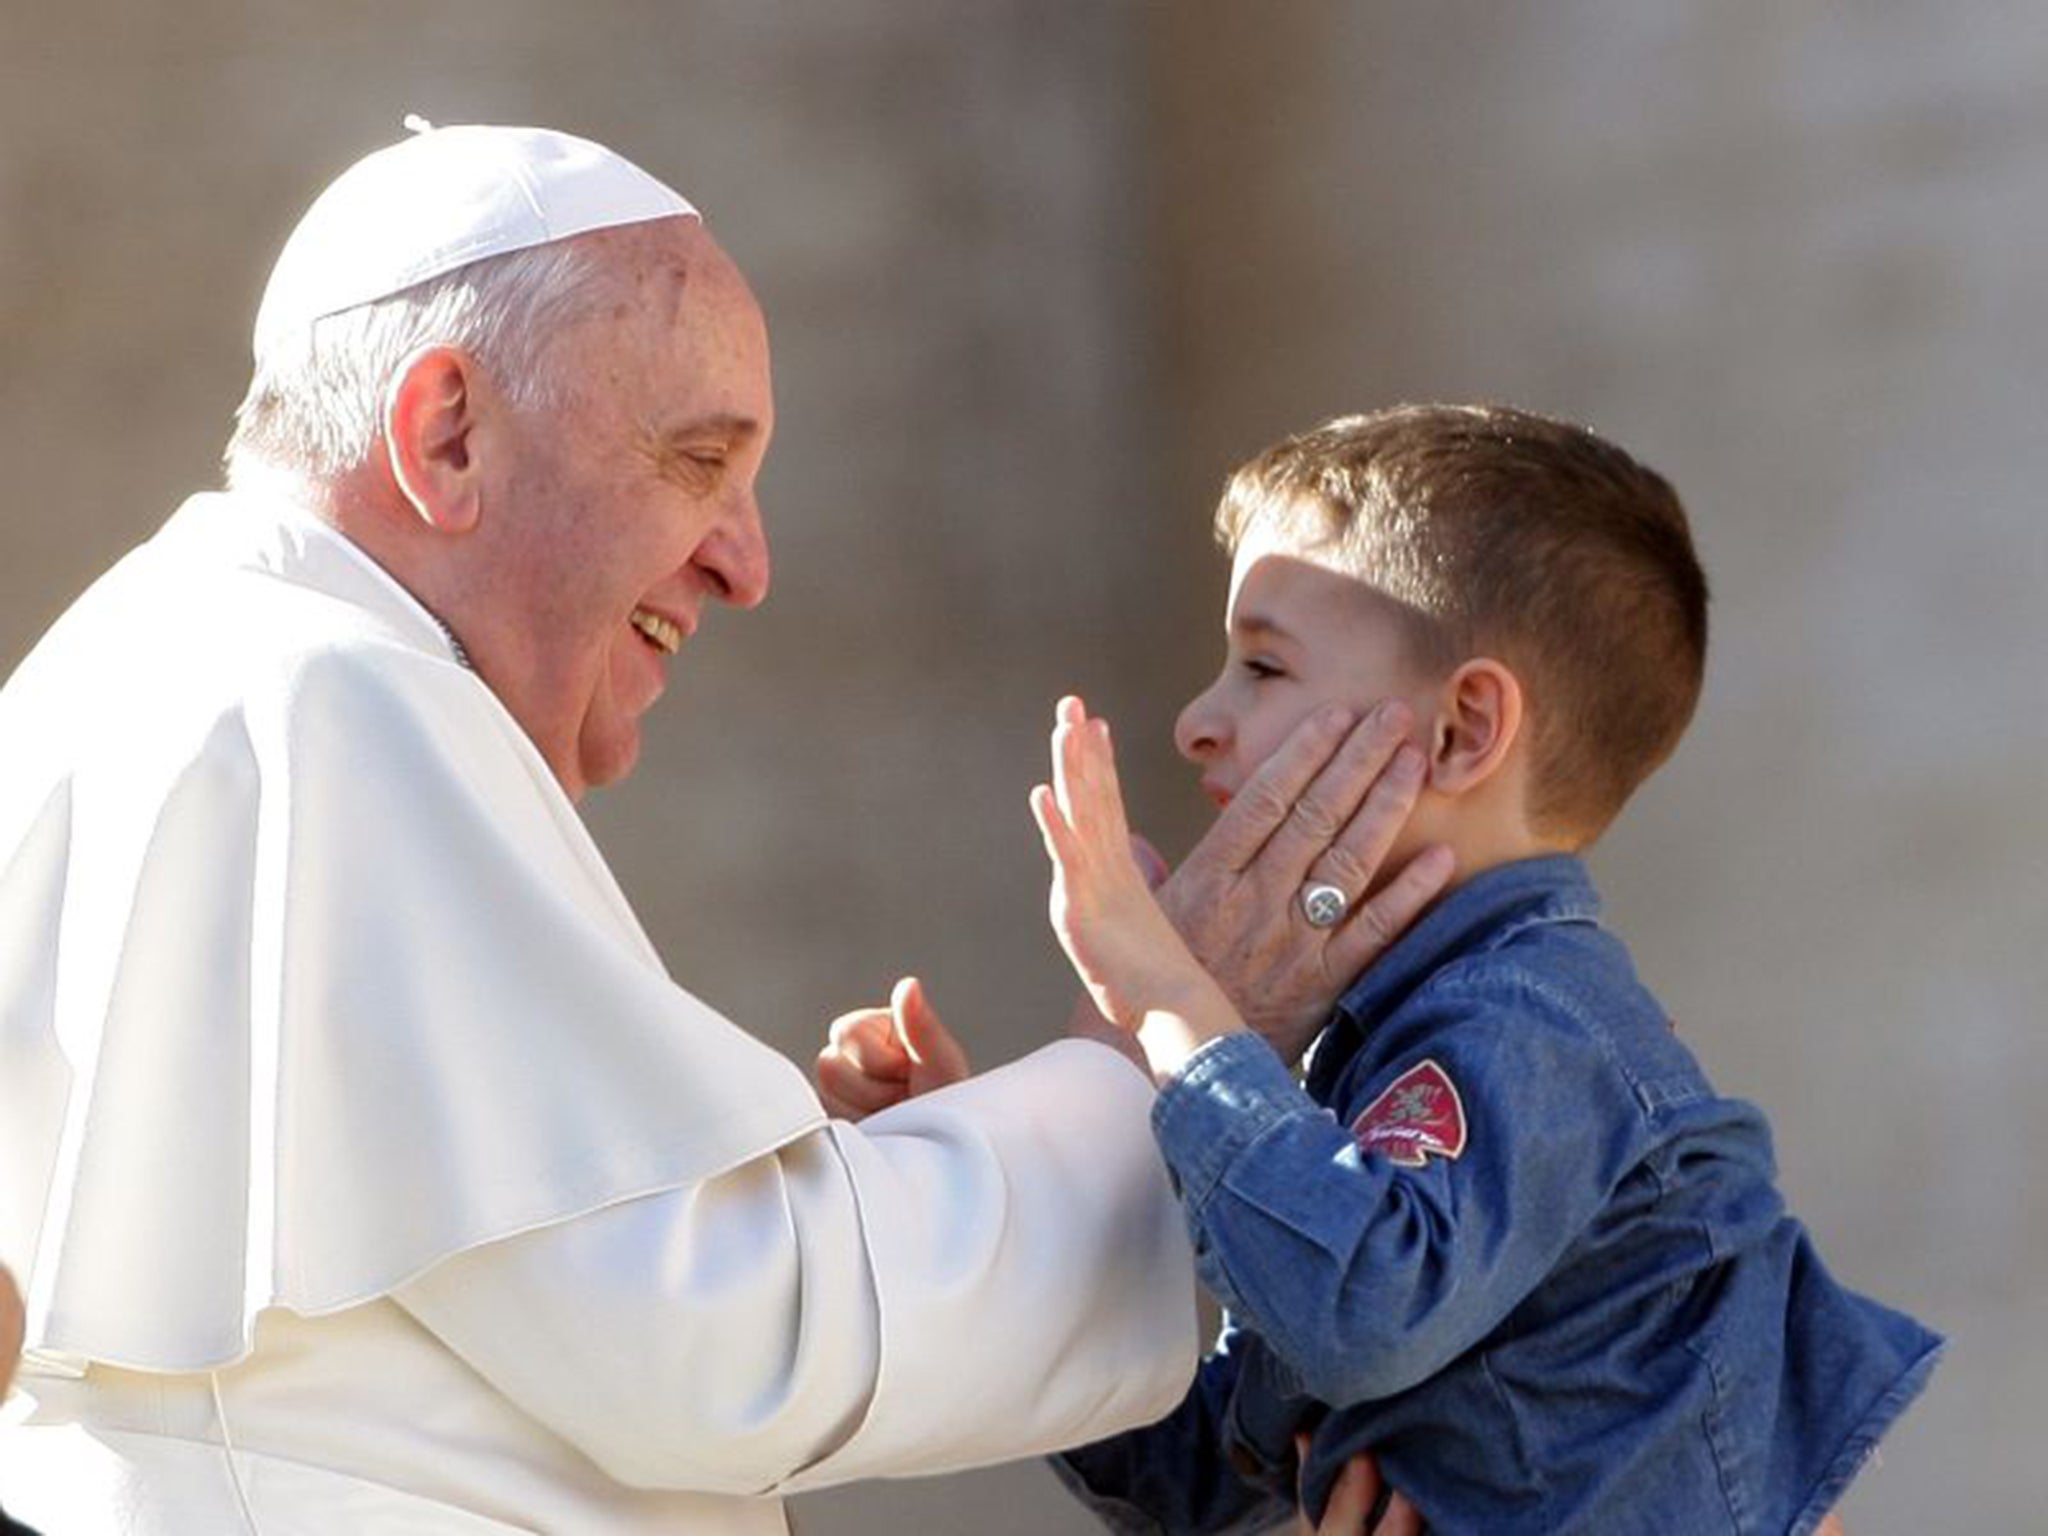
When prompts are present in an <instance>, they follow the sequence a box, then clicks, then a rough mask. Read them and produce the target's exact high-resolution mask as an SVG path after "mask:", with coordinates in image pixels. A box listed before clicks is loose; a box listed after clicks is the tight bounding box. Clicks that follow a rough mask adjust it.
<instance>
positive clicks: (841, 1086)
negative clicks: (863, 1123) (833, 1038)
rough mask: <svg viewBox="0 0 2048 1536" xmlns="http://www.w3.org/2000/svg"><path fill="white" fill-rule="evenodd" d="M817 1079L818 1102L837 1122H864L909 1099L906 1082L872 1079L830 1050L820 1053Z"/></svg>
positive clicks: (906, 1080)
mask: <svg viewBox="0 0 2048 1536" xmlns="http://www.w3.org/2000/svg"><path fill="white" fill-rule="evenodd" d="M817 1077H818V1102H819V1103H821V1104H823V1105H824V1106H825V1113H826V1114H828V1115H830V1116H831V1117H832V1118H833V1119H835V1120H860V1119H864V1118H865V1117H867V1116H868V1115H871V1114H873V1113H874V1112H875V1111H876V1110H878V1109H887V1108H888V1107H889V1106H890V1105H891V1104H899V1103H901V1102H902V1101H903V1100H904V1099H906V1098H908V1097H909V1096H910V1083H909V1080H908V1079H907V1078H904V1079H900V1080H898V1079H885V1078H876V1077H870V1076H869V1075H868V1074H866V1073H865V1072H862V1071H860V1070H859V1069H858V1068H856V1067H854V1066H853V1065H852V1064H851V1063H850V1062H848V1061H847V1060H846V1059H845V1058H844V1057H843V1056H839V1055H836V1054H834V1053H833V1051H832V1050H831V1049H830V1048H829V1047H828V1048H827V1049H826V1050H823V1051H820V1052H819V1053H818V1063H817Z"/></svg>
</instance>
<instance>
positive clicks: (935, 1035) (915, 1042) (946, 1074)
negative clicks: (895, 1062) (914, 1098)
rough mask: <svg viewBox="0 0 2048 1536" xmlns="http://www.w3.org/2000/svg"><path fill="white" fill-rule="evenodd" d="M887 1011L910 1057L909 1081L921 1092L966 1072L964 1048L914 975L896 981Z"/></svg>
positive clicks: (964, 1074) (957, 1078) (962, 1076)
mask: <svg viewBox="0 0 2048 1536" xmlns="http://www.w3.org/2000/svg"><path fill="white" fill-rule="evenodd" d="M889 1011H890V1014H891V1015H892V1018H893V1022H894V1025H895V1033H896V1039H897V1042H898V1044H900V1045H901V1046H902V1047H903V1051H904V1054H905V1055H907V1056H908V1057H909V1058H910V1061H911V1081H912V1083H913V1084H914V1085H915V1086H916V1091H918V1092H920V1093H922V1092H925V1091H926V1090H927V1089H930V1088H936V1087H938V1086H939V1085H941V1084H943V1083H957V1082H959V1081H960V1080H961V1079H962V1078H964V1077H966V1076H967V1074H968V1066H967V1052H966V1051H965V1050H963V1049H962V1048H961V1045H960V1042H959V1041H958V1040H956V1039H954V1038H953V1032H952V1031H951V1030H949V1029H947V1028H946V1026H945V1023H944V1022H943V1021H942V1020H941V1019H940V1018H939V1013H938V1010H937V1009H936V1008H934V1007H932V1005H931V1001H930V1000H929V999H928V998H927V997H926V996H925V992H924V984H923V983H922V982H920V981H919V980H918V979H917V978H916V977H915V976H906V977H904V978H903V979H902V980H901V981H899V982H897V983H896V990H895V991H894V992H893V993H891V994H890V997H889Z"/></svg>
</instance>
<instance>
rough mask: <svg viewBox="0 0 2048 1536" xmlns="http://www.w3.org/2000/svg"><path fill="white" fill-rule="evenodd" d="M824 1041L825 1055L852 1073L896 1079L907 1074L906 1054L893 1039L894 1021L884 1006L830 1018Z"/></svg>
mask: <svg viewBox="0 0 2048 1536" xmlns="http://www.w3.org/2000/svg"><path fill="white" fill-rule="evenodd" d="M826 1041H827V1044H826V1047H825V1052H826V1054H829V1055H832V1056H836V1057H838V1058H839V1059H840V1060H842V1061H844V1062H845V1063H846V1064H847V1066H849V1067H850V1068H852V1069H853V1070H854V1071H856V1072H865V1073H866V1074H867V1075H868V1076H869V1077H875V1078H880V1079H882V1080H884V1081H896V1082H900V1081H902V1080H903V1079H904V1078H907V1077H908V1076H910V1057H909V1056H908V1055H907V1054H906V1053H905V1052H904V1049H903V1043H902V1042H901V1041H900V1040H898V1039H897V1038H896V1025H895V1020H894V1018H893V1017H892V1015H891V1013H890V1010H889V1009H887V1008H858V1009H855V1010H854V1011H853V1012H852V1013H842V1014H841V1015H840V1016H839V1017H838V1018H836V1019H834V1020H833V1021H832V1027H831V1029H830V1030H829V1031H827V1034H826Z"/></svg>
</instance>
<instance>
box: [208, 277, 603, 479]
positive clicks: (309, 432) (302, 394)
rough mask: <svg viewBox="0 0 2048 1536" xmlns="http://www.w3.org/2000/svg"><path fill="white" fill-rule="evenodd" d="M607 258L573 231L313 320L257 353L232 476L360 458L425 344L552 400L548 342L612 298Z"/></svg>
mask: <svg viewBox="0 0 2048 1536" xmlns="http://www.w3.org/2000/svg"><path fill="white" fill-rule="evenodd" d="M607 272H608V265H607V264H606V263H605V262H603V261H602V260H601V259H600V258H599V257H598V256H597V254H596V253H595V252H593V251H592V250H591V249H590V247H589V245H588V244H587V243H586V242H585V241H584V240H581V239H571V240H559V241H555V242H553V243H552V244H548V245H537V246H530V247H528V248H527V249H525V250H520V251H513V252H510V253H509V254H507V255H503V256H491V257H486V258H485V259H484V260H482V261H476V262H471V263H470V264H469V265H468V266H466V267H458V268H456V269H455V270H454V271H453V272H448V273H444V274H442V275H441V276H439V277H435V278H430V279H428V280H427V281H426V282H424V283H420V284H418V285H416V286H414V287H411V288H407V289H403V290H401V291H400V292H398V293H394V294H392V295H390V296H389V297H387V298H382V299H373V300H371V301H370V302H369V303H367V304H358V305H356V306H355V307H354V308H353V309H345V310H342V311H340V312H339V313H337V314H332V315H326V316H323V317H322V318H321V319H319V320H316V321H314V322H313V324H312V325H311V326H310V327H308V328H307V329H305V330H302V331H299V332H297V333H295V334H293V335H292V336H289V337H287V338H285V339H284V340H283V341H281V342H278V343H274V344H273V345H272V346H271V347H270V348H268V349H267V350H266V351H264V352H262V353H259V354H258V355H257V358H256V370H255V373H254V374H253V375H252V376H251V378H250V380H249V392H248V394H246V395H245V396H244V397H243V399H242V403H241V405H240V406H238V407H237V408H236V410H235V430H234V435H233V436H232V437H231V438H229V440H228V446H227V453H226V456H225V457H226V464H227V477H228V483H229V484H230V485H235V484H237V483H238V482H239V481H243V480H246V479H248V478H250V477H251V475H250V472H251V471H255V470H257V469H258V468H259V467H260V468H266V469H270V470H284V471H287V472H289V473H291V474H293V475H296V476H299V477H302V478H305V479H308V480H313V481H325V480H331V479H333V478H335V477H336V476H339V475H341V474H344V473H346V472H347V471H349V470H351V469H354V468H356V467H358V466H359V465H361V464H363V463H364V462H365V461H366V460H368V458H369V456H370V453H371V450H372V449H373V448H375V446H376V445H377V442H378V440H379V439H380V437H381V436H382V434H383V426H384V422H383V417H384V406H385V395H386V391H387V390H388V389H389V388H390V386H391V382H392V379H393V376H394V375H395V374H396V372H397V371H398V368H399V365H400V364H402V363H403V362H404V361H405V360H406V359H407V358H409V357H411V356H412V355H413V354H414V353H416V352H418V351H419V350H420V349H421V348H422V347H430V346H451V347H459V348H460V349H462V350H463V351H464V352H467V353H468V354H469V355H470V356H471V357H472V358H473V359H475V361H476V362H477V364H478V366H479V367H481V368H482V369H483V370H484V371H485V372H486V373H487V374H488V375H489V376H490V378H491V380H492V382H493V383H495V384H496V385H497V387H498V388H499V389H500V390H502V391H504V393H505V394H506V396H507V397H508V398H509V399H510V400H511V401H512V403H513V404H514V405H516V406H519V407H521V408H536V407H542V408H544V407H547V406H550V405H554V404H557V403H559V402H560V400H561V398H562V397H563V395H564V394H565V393H566V386H565V382H564V381H563V380H561V379H559V378H557V377H556V376H555V375H554V372H553V368H552V364H553V358H552V357H551V350H552V347H553V344H554V342H555V340H556V338H557V337H558V336H559V335H560V334H561V332H562V331H563V329H564V328H565V327H567V326H568V325H569V324H571V323H572V322H574V321H576V320H578V319H581V318H583V317H585V316H586V315H588V314H589V313H591V312H592V310H593V309H594V308H596V307H597V306H598V305H599V304H601V303H602V302H603V301H604V299H605V298H606V297H607V296H608V294H609V291H610V285H609V284H608V283H607V282H606V281H605V279H606V275H607Z"/></svg>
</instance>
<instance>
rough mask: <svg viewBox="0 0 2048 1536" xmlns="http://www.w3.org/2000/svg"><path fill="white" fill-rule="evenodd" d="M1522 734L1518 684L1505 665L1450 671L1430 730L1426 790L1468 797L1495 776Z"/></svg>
mask: <svg viewBox="0 0 2048 1536" xmlns="http://www.w3.org/2000/svg"><path fill="white" fill-rule="evenodd" d="M1521 731H1522V684H1521V682H1520V680H1519V679H1518V678H1516V676H1515V674H1514V672H1513V671H1512V670H1510V669H1509V667H1508V666H1507V664H1506V663H1504V662H1499V661H1495V660H1494V659H1493V658H1492V657H1489V656H1480V657H1475V658H1474V659H1472V660H1471V661H1468V662H1465V663H1464V664H1463V665H1462V666H1460V667H1459V668H1458V670H1457V671H1455V672H1453V673H1452V674H1451V675H1450V677H1449V678H1448V679H1447V680H1446V681H1445V683H1444V685H1443V691H1442V693H1441V694H1440V695H1439V698H1438V707H1437V717H1436V721H1435V723H1434V724H1433V725H1432V726H1431V727H1430V737H1429V787H1430V788H1431V789H1434V790H1436V791H1438V792H1439V793H1441V794H1446V795H1463V794H1469V793H1471V792H1472V791H1473V790H1475V789H1477V788H1478V787H1479V786H1480V785H1482V784H1484V783H1485V782H1486V781H1487V780H1488V779H1490V778H1492V777H1493V776H1494V774H1496V773H1498V772H1499V771H1500V767H1501V764H1502V763H1504V762H1506V761H1507V756H1508V753H1509V751H1510V750H1512V749H1513V747H1514V745H1515V740H1516V738H1517V737H1518V736H1520V734H1521Z"/></svg>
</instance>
